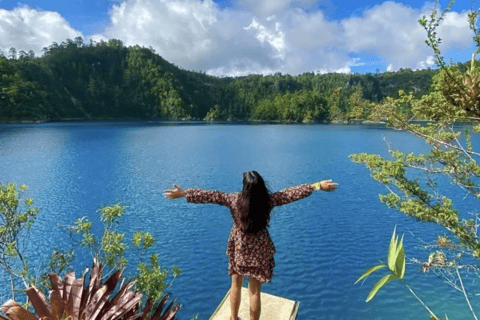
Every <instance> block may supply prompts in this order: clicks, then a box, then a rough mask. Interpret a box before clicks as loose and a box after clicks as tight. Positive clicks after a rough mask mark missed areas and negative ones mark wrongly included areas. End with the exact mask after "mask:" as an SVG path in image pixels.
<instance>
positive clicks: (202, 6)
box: [0, 0, 472, 76]
mask: <svg viewBox="0 0 480 320" xmlns="http://www.w3.org/2000/svg"><path fill="white" fill-rule="evenodd" d="M329 1H330V0H319V1H318V0H305V1H299V0H276V1H271V0H236V1H234V4H233V7H231V8H227V9H221V8H220V7H219V6H218V5H217V4H216V3H215V2H213V1H212V0H124V1H122V2H119V3H117V4H115V5H113V6H112V8H111V10H110V12H109V14H110V22H109V23H108V25H107V26H106V28H105V29H104V31H103V32H102V33H99V34H94V35H90V36H89V37H88V38H89V39H91V40H94V41H100V40H105V41H107V40H108V39H111V38H116V39H120V40H122V41H123V42H124V43H125V44H126V45H127V46H128V45H137V44H138V45H140V46H145V47H150V46H151V47H153V48H154V49H155V51H156V52H157V53H158V54H160V55H161V56H162V57H163V58H165V59H166V60H167V61H170V62H172V63H174V64H176V65H178V66H180V67H182V68H185V69H188V70H195V71H198V70H203V71H206V72H207V73H210V74H215V75H227V76H235V75H246V74H249V73H263V74H267V73H275V72H282V73H289V74H292V75H295V74H299V73H303V72H311V71H315V70H317V71H318V72H344V73H349V72H352V68H354V67H358V66H361V65H364V64H365V63H364V61H362V60H361V59H360V58H353V59H352V56H356V57H362V56H363V57H365V55H367V56H369V58H368V59H369V60H370V61H372V60H375V59H376V58H378V59H379V60H381V61H382V63H383V64H384V65H386V66H388V67H387V69H388V70H390V71H394V70H398V69H399V68H412V69H418V68H427V67H429V66H432V65H433V62H434V61H433V58H432V52H431V49H429V48H428V47H427V46H426V45H425V38H426V33H425V31H424V30H423V28H422V27H421V26H420V25H419V24H418V19H419V18H420V17H421V16H422V15H423V14H428V13H429V12H430V10H431V8H427V7H426V6H425V7H424V8H422V9H413V8H411V7H408V6H406V5H403V4H401V3H396V2H391V1H387V2H384V3H382V4H379V5H377V6H375V7H373V8H370V9H367V10H365V11H363V12H362V13H361V15H359V16H353V17H349V18H345V19H344V20H341V21H340V20H331V19H328V18H327V17H326V16H325V14H324V11H323V10H320V9H318V5H319V3H324V2H325V3H326V2H329ZM314 6H316V7H317V8H315V7H314ZM438 33H439V36H440V37H441V38H442V39H443V41H442V46H441V49H442V50H443V51H444V52H448V51H449V50H468V49H470V48H469V46H470V45H471V35H472V34H471V31H470V30H469V28H468V22H467V13H466V12H460V13H458V12H449V13H447V15H446V16H445V19H444V21H443V22H442V24H441V26H440V27H439V30H438ZM77 36H81V33H80V32H78V31H76V30H74V29H73V28H71V27H70V25H69V23H68V22H67V21H66V20H65V19H64V18H63V17H62V16H61V15H60V14H58V13H57V12H50V11H39V10H34V9H30V8H28V7H25V6H24V7H19V8H16V9H14V10H11V11H7V10H2V9H0V49H2V50H3V51H4V52H5V53H7V52H8V49H9V48H10V47H15V48H17V50H18V51H20V50H25V51H28V50H30V49H33V50H34V51H35V52H36V53H37V54H40V53H41V49H42V48H43V47H45V46H49V45H51V44H52V42H54V41H56V42H62V41H65V39H67V38H70V39H73V38H75V37H77ZM87 40H88V39H87ZM459 52H460V51H459ZM367 62H368V61H367ZM374 64H377V65H378V61H375V63H374Z"/></svg>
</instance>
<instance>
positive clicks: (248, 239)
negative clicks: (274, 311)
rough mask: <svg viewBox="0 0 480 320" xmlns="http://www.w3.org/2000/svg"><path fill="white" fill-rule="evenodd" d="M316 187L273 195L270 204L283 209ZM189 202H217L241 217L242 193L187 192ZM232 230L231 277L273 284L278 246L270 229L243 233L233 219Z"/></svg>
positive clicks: (194, 190) (304, 186)
mask: <svg viewBox="0 0 480 320" xmlns="http://www.w3.org/2000/svg"><path fill="white" fill-rule="evenodd" d="M312 191H313V187H312V185H310V184H304V185H300V186H296V187H291V188H288V189H284V190H282V191H279V192H275V193H272V194H270V205H271V206H272V208H273V207H276V206H281V205H284V204H287V203H290V202H293V201H296V200H299V199H302V198H305V197H308V196H309V195H311V194H312ZM185 192H186V199H187V201H188V202H192V203H216V204H220V205H224V206H227V207H228V208H229V209H230V213H231V214H232V218H233V217H234V216H235V215H237V214H239V212H238V205H237V201H238V198H239V195H240V194H239V193H224V192H219V191H215V190H202V189H187V190H185ZM233 221H234V223H233V227H232V229H231V231H230V237H229V239H228V244H227V256H228V260H229V261H228V274H229V275H233V274H239V275H242V276H246V277H252V278H255V279H257V280H258V281H260V282H262V283H267V282H270V280H271V278H272V275H273V267H274V266H275V260H274V259H273V255H274V254H275V246H274V245H273V242H272V239H271V238H270V234H269V233H268V229H267V228H265V229H262V230H260V231H259V232H257V233H256V234H252V233H246V232H243V231H242V230H241V229H240V228H239V226H237V225H236V224H235V219H234V220H233Z"/></svg>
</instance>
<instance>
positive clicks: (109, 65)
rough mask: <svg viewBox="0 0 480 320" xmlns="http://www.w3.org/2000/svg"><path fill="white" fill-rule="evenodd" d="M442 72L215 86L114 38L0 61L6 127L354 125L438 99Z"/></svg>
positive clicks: (1, 115) (249, 79)
mask: <svg viewBox="0 0 480 320" xmlns="http://www.w3.org/2000/svg"><path fill="white" fill-rule="evenodd" d="M435 73H436V70H430V69H428V70H419V71H412V70H410V69H401V70H400V71H398V72H385V73H376V74H365V75H362V74H338V73H330V74H314V73H304V74H301V75H297V76H291V75H282V74H281V73H276V74H273V75H267V76H264V75H255V74H252V75H248V76H243V77H235V78H232V77H215V76H210V75H207V74H205V72H194V71H188V70H183V69H181V68H179V67H177V66H175V65H173V64H171V63H169V62H168V61H166V60H165V59H163V58H162V57H160V56H159V55H158V54H156V53H155V51H154V50H153V49H151V48H150V49H148V48H142V47H139V46H134V47H126V46H125V45H124V44H123V43H122V42H121V41H120V40H115V39H111V40H109V41H108V42H105V41H101V42H98V43H94V42H91V43H90V44H88V45H87V44H85V43H84V42H83V39H82V38H80V37H79V38H76V39H74V40H71V39H67V40H66V42H62V43H61V44H57V43H53V44H52V45H50V46H49V47H48V48H47V47H46V48H44V49H43V55H42V57H35V55H34V53H33V51H30V52H29V53H26V52H24V51H20V52H19V53H17V52H16V50H15V48H11V49H10V50H9V52H8V53H5V54H1V52H0V74H1V77H0V120H3V121H17V120H42V121H56V120H62V119H63V120H65V119H71V118H83V119H120V118H122V119H125V118H132V119H163V120H174V119H210V120H280V121H293V122H298V121H332V120H339V121H345V120H349V119H352V118H366V117H367V116H368V114H369V109H370V107H369V102H379V101H382V100H383V99H384V98H386V97H395V98H396V97H398V91H399V90H403V91H405V92H412V93H413V94H414V95H415V96H416V97H421V96H422V95H424V94H427V93H429V92H430V83H431V79H432V77H433V75H434V74H435ZM408 111H409V110H408V106H407V107H406V112H408Z"/></svg>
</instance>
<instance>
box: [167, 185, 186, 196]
mask: <svg viewBox="0 0 480 320" xmlns="http://www.w3.org/2000/svg"><path fill="white" fill-rule="evenodd" d="M173 188H174V189H173V190H165V192H164V193H163V195H164V196H165V198H169V199H177V198H181V197H185V195H186V194H187V193H186V192H185V191H183V189H182V188H180V187H179V186H177V185H176V184H174V185H173Z"/></svg>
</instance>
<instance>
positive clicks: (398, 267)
mask: <svg viewBox="0 0 480 320" xmlns="http://www.w3.org/2000/svg"><path fill="white" fill-rule="evenodd" d="M395 274H396V275H397V277H398V278H399V279H403V276H404V275H405V250H404V248H403V236H402V239H401V240H400V243H399V245H398V248H397V259H396V261H395Z"/></svg>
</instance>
